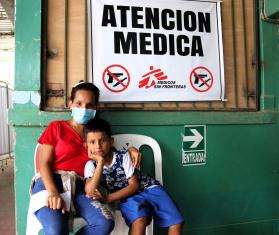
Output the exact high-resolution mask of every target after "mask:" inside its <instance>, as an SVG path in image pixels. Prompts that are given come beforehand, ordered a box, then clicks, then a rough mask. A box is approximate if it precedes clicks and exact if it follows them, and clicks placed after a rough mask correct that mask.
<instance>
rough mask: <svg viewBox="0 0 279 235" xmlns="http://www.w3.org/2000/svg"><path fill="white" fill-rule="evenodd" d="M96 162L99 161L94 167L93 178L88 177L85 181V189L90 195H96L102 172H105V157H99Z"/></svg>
mask: <svg viewBox="0 0 279 235" xmlns="http://www.w3.org/2000/svg"><path fill="white" fill-rule="evenodd" d="M95 160H96V159H95ZM96 162H97V166H96V168H95V169H94V173H93V176H92V178H89V179H87V180H86V183H85V189H84V190H85V193H86V195H88V196H90V195H94V192H95V191H96V189H97V188H98V186H99V184H100V181H101V177H102V173H103V167H104V159H103V158H101V157H100V158H97V160H96Z"/></svg>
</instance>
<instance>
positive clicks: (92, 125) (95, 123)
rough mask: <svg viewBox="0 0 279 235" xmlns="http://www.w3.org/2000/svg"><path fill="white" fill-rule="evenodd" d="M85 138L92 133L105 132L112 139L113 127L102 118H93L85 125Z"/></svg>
mask: <svg viewBox="0 0 279 235" xmlns="http://www.w3.org/2000/svg"><path fill="white" fill-rule="evenodd" d="M84 132H85V136H86V135H87V134H88V133H90V132H103V133H105V134H106V135H107V136H108V137H109V138H110V137H111V127H110V124H109V123H108V122H107V121H105V120H104V119H101V118H93V119H92V120H90V121H89V122H88V123H87V124H86V125H85V129H84Z"/></svg>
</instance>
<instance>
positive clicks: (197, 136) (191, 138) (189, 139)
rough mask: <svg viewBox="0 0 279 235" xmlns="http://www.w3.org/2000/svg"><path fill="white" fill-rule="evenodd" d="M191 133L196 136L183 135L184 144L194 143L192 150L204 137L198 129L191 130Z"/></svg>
mask: <svg viewBox="0 0 279 235" xmlns="http://www.w3.org/2000/svg"><path fill="white" fill-rule="evenodd" d="M190 131H191V132H192V133H193V134H194V135H191V136H188V135H186V136H185V135H183V142H192V141H194V143H193V144H192V145H191V146H190V148H191V149H193V148H196V147H197V146H198V145H199V143H200V142H201V141H202V140H203V136H202V135H201V134H200V133H199V132H198V131H197V130H196V129H190Z"/></svg>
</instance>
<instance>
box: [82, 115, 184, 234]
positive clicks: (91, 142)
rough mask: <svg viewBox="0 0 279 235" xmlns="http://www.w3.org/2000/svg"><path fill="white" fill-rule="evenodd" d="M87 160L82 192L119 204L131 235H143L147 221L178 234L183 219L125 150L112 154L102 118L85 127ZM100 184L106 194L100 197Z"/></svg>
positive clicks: (108, 126)
mask: <svg viewBox="0 0 279 235" xmlns="http://www.w3.org/2000/svg"><path fill="white" fill-rule="evenodd" d="M85 134H86V145H87V148H88V155H89V157H90V158H91V159H92V160H91V161H88V162H87V163H86V165H85V169H84V177H85V178H86V184H85V192H86V193H87V194H88V195H91V196H92V195H93V198H94V199H98V200H103V201H105V202H107V203H112V202H115V201H119V202H120V205H119V207H120V210H121V213H122V216H123V217H124V219H125V221H126V223H127V225H128V226H129V227H130V230H131V234H132V235H142V234H145V229H146V226H147V225H148V224H149V223H150V221H151V218H152V217H154V221H155V223H156V224H157V225H159V226H160V227H166V228H168V234H169V235H174V234H175V235H178V234H181V228H182V224H183V222H184V219H183V217H182V215H181V214H180V212H179V211H178V209H177V207H176V206H175V204H174V202H173V201H172V199H171V198H170V196H169V195H168V194H167V192H166V191H165V189H164V188H163V186H161V185H160V183H159V182H158V181H157V180H155V179H153V178H151V177H149V176H147V175H145V174H142V173H141V172H139V170H137V169H135V168H134V167H133V165H132V162H131V160H130V157H129V153H128V152H127V151H113V138H112V137H111V127H110V125H109V124H108V123H107V122H106V121H105V120H103V119H94V120H92V121H90V122H89V123H88V124H87V125H86V126H85ZM99 185H101V186H102V187H104V188H106V189H107V190H108V192H109V194H108V195H106V196H105V195H101V194H100V193H99V192H98V190H97V188H98V186H99Z"/></svg>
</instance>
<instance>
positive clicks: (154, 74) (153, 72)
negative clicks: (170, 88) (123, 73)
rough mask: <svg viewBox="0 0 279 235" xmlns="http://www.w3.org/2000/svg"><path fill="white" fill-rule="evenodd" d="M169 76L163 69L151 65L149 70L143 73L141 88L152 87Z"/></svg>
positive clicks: (140, 82)
mask: <svg viewBox="0 0 279 235" xmlns="http://www.w3.org/2000/svg"><path fill="white" fill-rule="evenodd" d="M167 78H168V76H166V75H165V73H164V72H163V71H162V70H161V69H155V68H154V67H153V66H150V67H149V71H148V72H147V73H145V74H144V75H142V80H140V81H139V85H138V87H139V88H144V87H145V88H146V89H148V88H150V87H153V86H154V85H155V84H157V82H158V81H161V80H165V79H167Z"/></svg>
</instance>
